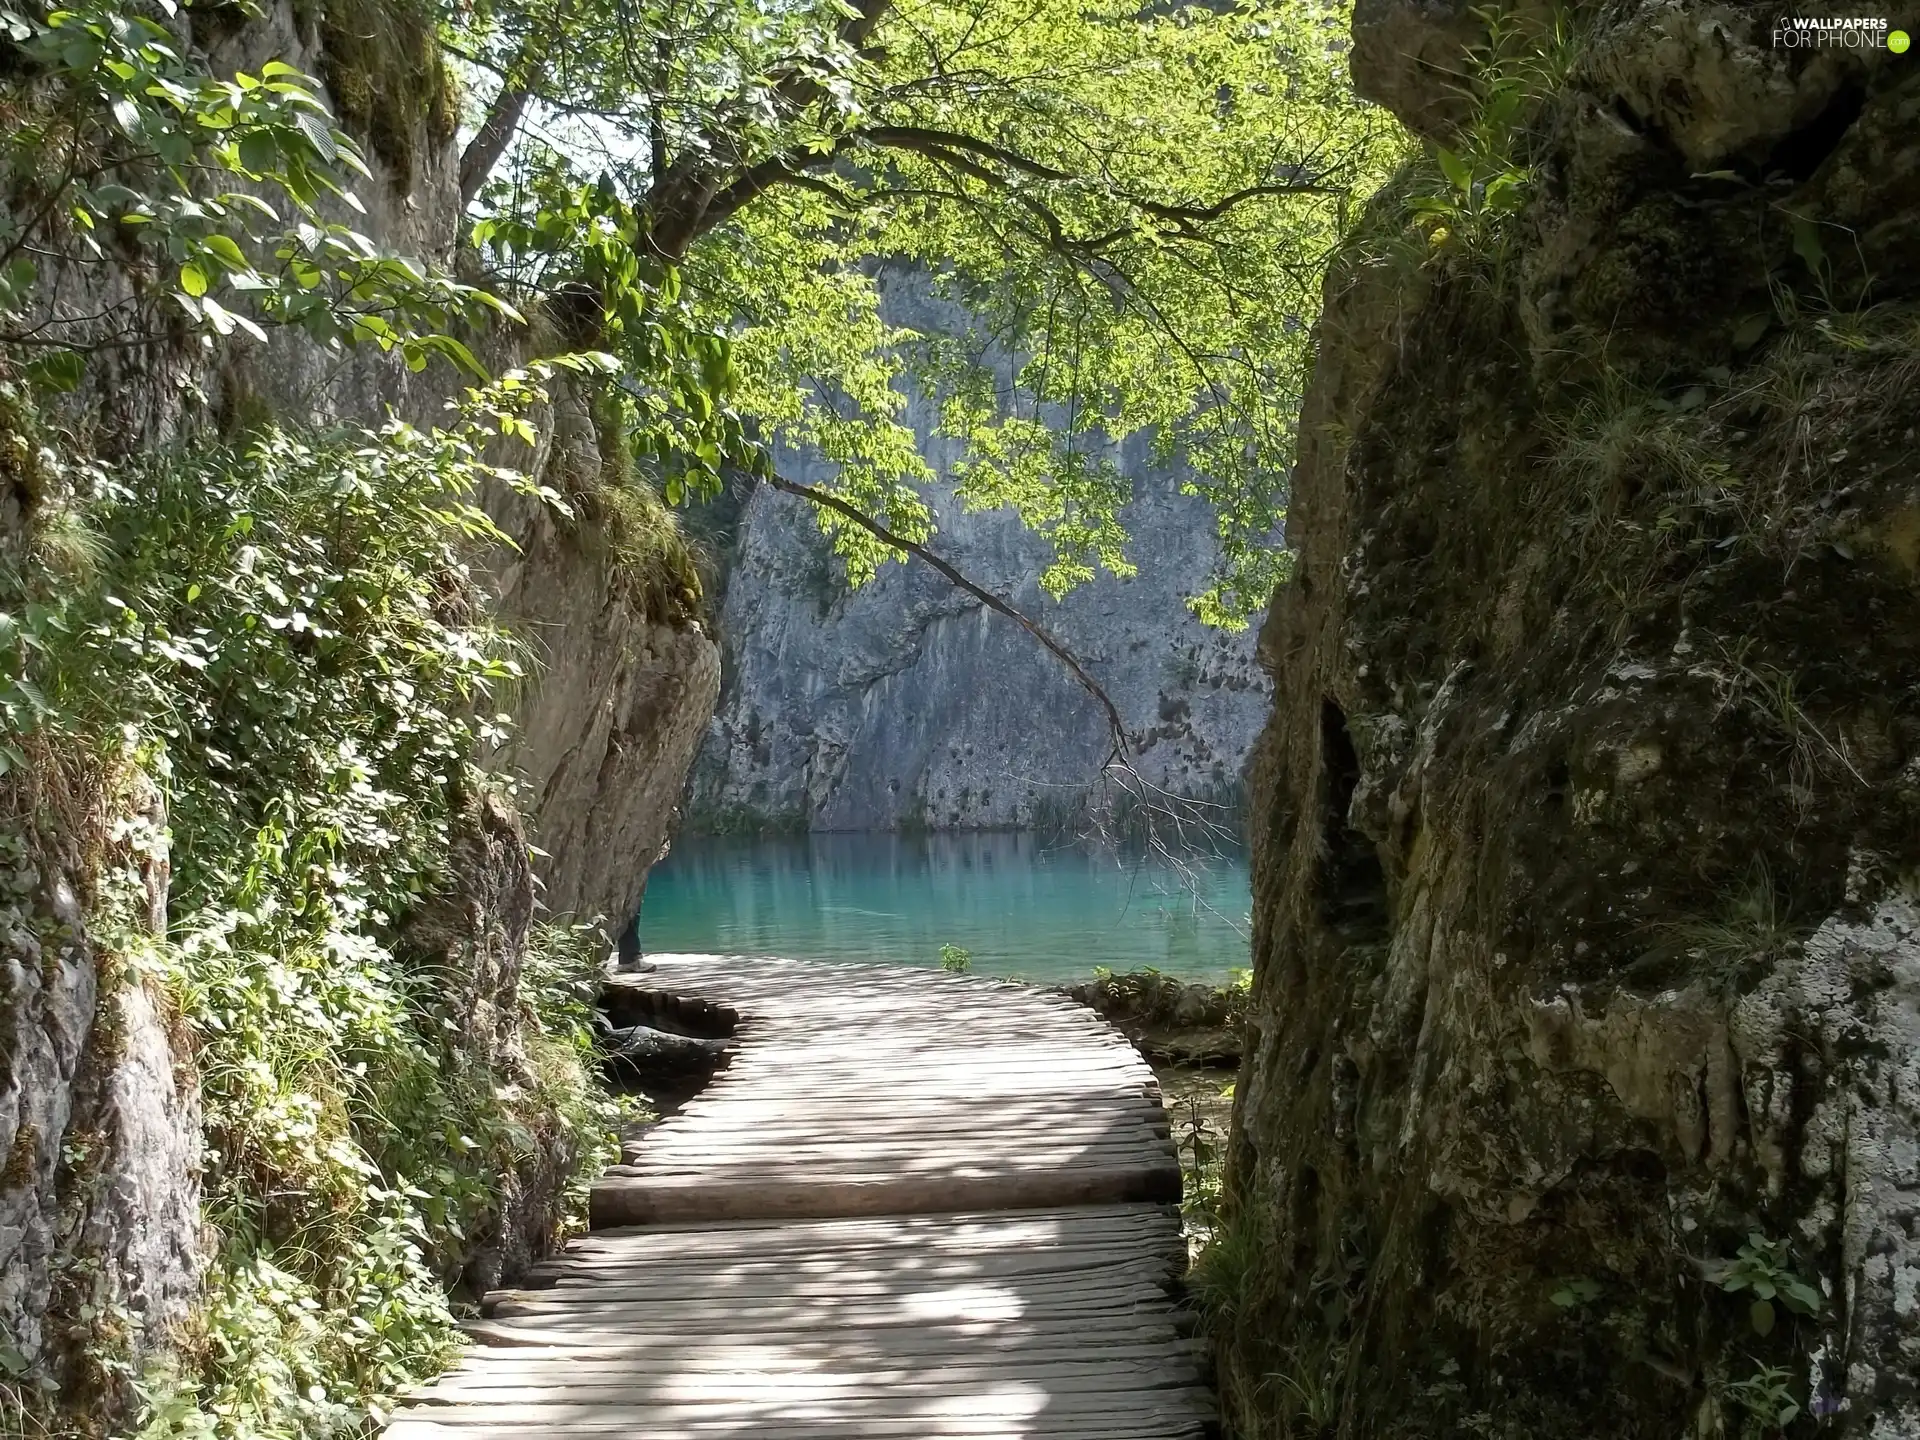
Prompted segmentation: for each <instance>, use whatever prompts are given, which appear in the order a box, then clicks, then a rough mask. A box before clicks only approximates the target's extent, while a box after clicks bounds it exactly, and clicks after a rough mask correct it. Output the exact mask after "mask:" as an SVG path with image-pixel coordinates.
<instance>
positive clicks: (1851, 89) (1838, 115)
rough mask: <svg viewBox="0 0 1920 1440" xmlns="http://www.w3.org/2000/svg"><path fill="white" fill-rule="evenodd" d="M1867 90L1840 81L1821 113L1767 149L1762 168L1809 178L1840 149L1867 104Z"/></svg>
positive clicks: (1768, 171) (1788, 175)
mask: <svg viewBox="0 0 1920 1440" xmlns="http://www.w3.org/2000/svg"><path fill="white" fill-rule="evenodd" d="M1866 103H1867V96H1866V92H1865V91H1864V90H1862V89H1861V88H1860V87H1859V86H1858V85H1842V86H1841V87H1840V88H1839V89H1838V90H1837V91H1835V92H1834V95H1833V98H1832V99H1831V100H1829V101H1828V102H1827V103H1826V106H1825V108H1823V109H1822V110H1821V111H1820V113H1819V114H1818V115H1816V116H1814V117H1813V119H1811V120H1809V121H1808V122H1807V123H1806V124H1805V125H1802V126H1801V127H1800V128H1799V129H1798V130H1794V131H1791V132H1789V133H1788V134H1787V135H1786V136H1784V137H1783V138H1782V139H1781V140H1780V141H1778V142H1777V143H1776V144H1775V145H1774V147H1773V148H1772V149H1771V150H1770V151H1768V152H1767V158H1766V161H1765V163H1764V164H1763V165H1762V166H1761V169H1762V170H1763V171H1764V172H1767V173H1775V174H1781V175H1785V176H1787V177H1788V178H1790V179H1792V180H1796V181H1800V180H1808V179H1811V178H1812V176H1813V172H1814V171H1816V170H1818V169H1819V168H1820V166H1821V163H1822V162H1823V161H1825V160H1826V158H1827V157H1828V156H1829V155H1831V154H1832V153H1833V152H1834V151H1835V150H1837V149H1839V147H1840V142H1841V141H1842V140H1844V139H1846V138H1847V132H1848V131H1849V130H1851V129H1852V128H1853V122H1854V121H1856V120H1858V119H1859V118H1860V112H1861V111H1862V110H1863V109H1864V108H1866Z"/></svg>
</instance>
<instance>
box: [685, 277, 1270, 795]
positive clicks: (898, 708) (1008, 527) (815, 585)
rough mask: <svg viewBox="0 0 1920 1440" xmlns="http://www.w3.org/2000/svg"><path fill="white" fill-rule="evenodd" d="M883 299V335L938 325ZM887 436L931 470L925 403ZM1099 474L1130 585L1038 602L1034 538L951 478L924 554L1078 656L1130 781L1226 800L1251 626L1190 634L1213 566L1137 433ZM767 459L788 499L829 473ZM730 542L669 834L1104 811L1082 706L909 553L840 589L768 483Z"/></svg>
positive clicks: (948, 319)
mask: <svg viewBox="0 0 1920 1440" xmlns="http://www.w3.org/2000/svg"><path fill="white" fill-rule="evenodd" d="M882 296H883V300H882V305H883V311H882V313H883V315H884V317H885V318H886V320H887V322H888V323H889V324H891V325H895V326H900V327H905V328H909V329H915V330H922V331H936V330H938V329H940V328H941V327H945V326H951V325H953V324H955V323H957V321H956V317H955V316H953V315H952V314H949V313H946V312H945V311H944V310H943V309H942V308H941V306H939V305H938V304H937V303H935V302H933V301H932V300H930V299H929V297H927V296H926V294H925V293H924V284H923V283H916V281H915V280H914V279H913V277H910V276H900V277H888V283H886V284H885V285H884V288H883V291H882ZM901 421H902V423H903V424H906V425H908V426H910V427H911V428H912V429H913V430H914V432H915V433H916V435H917V436H918V437H919V441H920V449H921V453H922V454H923V455H925V456H926V457H927V459H928V461H929V463H930V464H931V465H932V466H933V467H934V469H935V471H936V474H938V475H939V476H941V477H943V478H944V477H951V475H952V473H953V466H954V465H955V463H956V462H957V460H958V459H959V452H958V446H957V444H956V442H954V441H952V440H949V439H946V438H944V437H942V436H940V435H939V434H937V421H938V409H937V405H936V403H935V402H934V401H933V400H932V399H931V398H930V397H928V396H926V395H924V394H921V393H917V392H915V393H910V395H909V397H908V402H907V405H906V408H905V410H904V412H903V414H902V416H901ZM1116 460H1117V463H1118V465H1119V466H1120V469H1121V471H1122V473H1124V474H1126V475H1129V476H1131V477H1132V478H1133V480H1134V485H1135V489H1134V499H1133V502H1132V504H1131V505H1130V506H1129V507H1128V510H1127V512H1126V515H1125V517H1124V523H1125V524H1126V526H1127V528H1128V531H1129V533H1130V534H1132V535H1134V536H1137V537H1139V539H1138V540H1137V542H1136V543H1135V544H1134V545H1133V547H1132V549H1131V558H1132V559H1133V560H1134V562H1135V563H1136V565H1137V566H1138V573H1137V574H1136V575H1134V576H1132V577H1130V578H1128V579H1124V580H1122V579H1116V578H1114V577H1112V576H1109V575H1102V576H1101V577H1100V578H1098V579H1096V580H1094V581H1092V582H1091V583H1089V584H1086V585H1083V586H1081V587H1080V588H1079V589H1077V590H1074V591H1072V592H1070V593H1069V594H1068V595H1067V596H1066V598H1065V599H1064V600H1062V601H1059V602H1058V603H1056V602H1054V601H1053V600H1052V599H1050V598H1049V597H1048V596H1046V595H1045V594H1044V593H1043V592H1042V591H1041V589H1040V587H1039V585H1038V584H1037V582H1036V580H1035V578H1034V577H1036V576H1037V575H1038V574H1039V573H1040V572H1041V571H1042V570H1043V569H1044V568H1045V566H1046V564H1047V561H1048V559H1049V558H1050V556H1049V552H1048V550H1047V547H1046V545H1045V543H1044V542H1043V541H1042V540H1041V539H1039V538H1038V537H1036V536H1035V535H1033V534H1032V533H1031V532H1029V531H1027V530H1025V529H1024V528H1023V527H1022V526H1021V524H1020V522H1019V520H1018V519H1017V518H1016V517H1015V516H1013V515H1012V514H1011V513H1008V512H1002V511H988V512H975V513H969V512H967V511H966V510H964V509H963V508H962V507H961V505H960V504H959V503H958V502H957V501H956V500H955V498H954V496H953V491H952V487H951V484H950V483H947V484H940V485H936V486H935V487H933V490H932V494H931V496H930V499H931V503H932V505H933V508H934V512H935V525H936V533H935V535H934V538H933V540H932V541H931V546H932V548H933V549H934V550H935V552H936V553H937V554H939V555H940V556H941V557H942V558H943V559H945V560H947V561H949V562H950V563H952V564H953V565H955V566H956V567H958V568H959V569H960V570H961V571H962V572H963V573H964V574H966V575H967V576H969V577H970V578H971V579H973V580H975V581H976V582H978V583H979V584H980V585H981V586H982V587H984V588H985V589H987V590H989V591H991V592H993V593H995V594H997V595H1000V596H1002V597H1003V598H1005V599H1007V600H1009V601H1010V602H1011V603H1012V604H1013V605H1014V606H1015V607H1016V608H1018V609H1019V610H1021V611H1022V613H1024V614H1026V615H1028V616H1030V617H1032V618H1033V619H1034V620H1035V621H1037V622H1038V623H1039V624H1041V625H1043V626H1044V627H1046V628H1047V629H1048V630H1049V631H1050V632H1051V633H1053V634H1054V635H1055V636H1056V637H1057V638H1058V639H1059V640H1060V641H1061V642H1062V643H1063V644H1065V645H1066V647H1067V648H1068V649H1069V650H1070V651H1072V652H1073V654H1074V655H1076V656H1077V657H1078V658H1079V659H1080V661H1081V662H1082V663H1083V664H1084V665H1085V666H1086V667H1087V669H1088V670H1089V671H1090V672H1091V673H1092V674H1093V675H1094V677H1095V678H1096V679H1097V680H1098V681H1099V682H1100V684H1101V685H1102V686H1103V687H1104V688H1105V689H1106V691H1107V693H1108V694H1109V695H1110V696H1111V697H1112V699H1113V701H1114V703H1115V704H1116V706H1117V707H1118V708H1119V710H1120V713H1121V715H1122V716H1123V717H1124V718H1125V720H1126V724H1127V730H1128V736H1129V741H1130V743H1131V745H1132V747H1133V749H1134V751H1135V761H1136V764H1137V766H1138V769H1139V772H1140V774H1141V776H1142V777H1144V779H1145V780H1146V781H1147V782H1148V783H1149V784H1150V785H1152V786H1154V787H1157V788H1158V789H1160V790H1161V791H1163V792H1165V793H1166V794H1167V795H1170V796H1173V797H1177V798H1180V799H1191V800H1198V801H1203V802H1225V803H1230V804H1231V803H1237V800H1238V784H1239V770H1240V764H1241V760H1242V757H1244V755H1245V754H1246V752H1247V750H1248V748H1249V746H1250V745H1251V742H1252V739H1253V736H1254V734H1255V733H1256V731H1257V730H1258V728H1259V725H1260V722H1261V719H1262V718H1263V716H1264V713H1265V709H1266V696H1265V683H1264V680H1263V678H1262V676H1261V675H1260V672H1259V670H1258V668H1257V666H1256V665H1255V663H1254V656H1253V635H1252V633H1251V631H1248V632H1243V633H1241V634H1237V635H1236V634H1230V633H1227V632H1223V631H1218V630H1210V629H1208V628H1207V627H1206V626H1203V625H1202V624H1200V622H1199V621H1198V620H1196V619H1195V618H1194V617H1193V615H1192V614H1191V613H1190V612H1189V611H1188V609H1187V607H1186V604H1185V600H1186V597H1187V596H1188V595H1189V594H1191V593H1193V592H1194V591H1195V590H1197V589H1199V588H1201V587H1202V585H1203V584H1204V580H1205V576H1206V575H1207V573H1208V571H1209V569H1210V567H1211V566H1212V564H1213V562H1214V559H1215V549H1214V540H1213V520H1212V516H1211V514H1210V512H1209V510H1208V508H1207V506H1206V504H1205V502H1204V501H1202V500H1200V499H1199V498H1197V497H1194V496H1188V495H1182V494H1181V493H1180V488H1179V486H1180V477H1179V475H1178V474H1177V473H1176V472H1174V471H1171V470H1169V469H1166V468H1164V467H1157V466H1156V465H1155V464H1154V463H1153V461H1152V459H1151V457H1150V456H1149V455H1148V453H1147V445H1146V443H1145V440H1144V437H1140V438H1136V439H1135V440H1132V441H1130V442H1128V443H1127V444H1125V445H1124V446H1122V447H1121V448H1120V452H1119V454H1118V456H1117V457H1116ZM779 466H780V472H781V474H783V475H785V476H787V477H788V478H790V479H793V480H797V481H801V482H803V483H807V484H819V483H823V482H825V481H828V480H830V479H831V478H832V475H833V467H832V465H831V464H830V463H829V462H828V461H826V460H824V459H823V458H821V457H820V456H818V455H816V454H800V455H795V454H784V455H781V456H780V457H779ZM732 546H733V553H732V555H731V559H730V565H729V571H728V574H729V579H728V583H727V589H726V601H725V607H724V609H723V611H722V614H721V617H720V632H721V636H722V643H723V644H724V646H725V647H726V667H725V668H726V680H725V686H724V691H723V693H722V696H721V700H720V705H719V711H718V713H717V714H716V716H715V717H714V719H713V722H712V724H711V725H710V726H709V727H708V730H707V733H706V736H705V739H704V741H703V742H702V745H701V749H700V755H699V759H698V761H697V762H696V764H695V767H694V771H693V778H692V781H691V783H690V785H689V790H688V806H687V819H688V824H689V826H690V827H692V828H696V829H710V830H711V829H720V830H726V829H760V828H785V829H815V830H893V829H901V828H908V829H913V828H929V829H968V828H986V827H999V826H1028V825H1035V824H1053V823H1060V824H1065V825H1069V826H1071V825H1074V824H1077V823H1080V822H1081V821H1082V820H1083V819H1084V818H1085V812H1086V810H1087V808H1088V806H1089V804H1090V803H1091V804H1094V805H1102V804H1110V803H1111V799H1112V797H1110V796H1108V797H1102V796H1101V795H1100V794H1099V793H1098V790H1099V782H1100V772H1101V766H1102V763H1103V762H1104V761H1105V760H1106V758H1107V756H1108V754H1109V752H1110V750H1111V747H1112V742H1111V739H1110V737H1109V734H1108V728H1107V722H1106V719H1105V717H1104V714H1103V712H1102V711H1101V709H1100V706H1099V704H1098V702H1096V701H1095V700H1094V699H1093V698H1092V697H1091V696H1090V695H1088V694H1087V692H1086V691H1085V690H1083V689H1081V688H1080V686H1079V685H1078V684H1077V683H1076V682H1075V681H1074V679H1073V677H1072V676H1071V675H1070V674H1069V673H1068V672H1067V671H1066V670H1065V669H1064V668H1063V667H1062V666H1061V665H1060V664H1059V662H1058V661H1056V660H1055V659H1054V658H1053V657H1052V656H1050V655H1048V654H1047V653H1046V652H1045V651H1044V650H1042V649H1041V648H1040V646H1039V645H1038V644H1036V643H1035V642H1034V640H1033V639H1032V637H1030V636H1029V635H1027V634H1025V633H1024V632H1023V631H1022V630H1021V629H1020V628H1019V627H1018V626H1016V625H1014V624H1013V623H1012V622H1010V621H1008V620H1007V619H1005V618H1004V617H1003V616H998V615H995V614H993V613H992V612H991V611H989V610H988V609H986V607H985V606H983V605H982V604H981V603H980V602H979V601H978V600H977V599H975V598H974V597H973V596H971V595H968V594H967V593H965V592H964V591H961V590H958V589H956V588H955V587H954V586H953V585H951V584H949V583H948V582H947V581H946V580H945V579H943V578H942V577H941V576H940V575H938V574H937V573H935V572H934V571H932V570H931V569H929V568H928V567H927V566H925V565H923V564H921V563H919V562H918V561H914V560H908V561H907V562H906V563H905V564H903V565H888V566H885V567H884V568H883V569H882V570H881V572H880V574H879V575H878V576H877V577H876V578H875V579H874V580H872V581H871V582H869V583H868V584H866V585H864V586H862V587H861V588H860V589H858V590H849V589H848V587H847V585H846V583H845V578H844V572H843V571H842V570H841V569H840V567H839V564H838V562H837V561H836V560H835V559H834V558H833V556H832V554H831V550H830V545H829V541H828V538H827V537H826V536H825V535H824V534H822V532H821V530H820V528H819V525H818V522H817V521H816V519H815V517H814V514H813V511H812V507H811V506H809V505H808V504H807V503H806V502H805V501H803V500H801V499H799V498H797V497H795V496H792V495H788V494H783V493H781V492H779V491H775V490H772V489H770V488H765V487H762V488H761V489H759V490H758V491H757V492H756V493H754V494H753V495H752V497H751V498H750V499H749V501H748V502H747V506H746V509H745V513H744V515H743V516H742V517H741V519H740V521H739V523H738V527H737V538H736V539H734V541H733V542H732ZM1226 823H1228V824H1229V825H1230V824H1231V821H1228V822H1226Z"/></svg>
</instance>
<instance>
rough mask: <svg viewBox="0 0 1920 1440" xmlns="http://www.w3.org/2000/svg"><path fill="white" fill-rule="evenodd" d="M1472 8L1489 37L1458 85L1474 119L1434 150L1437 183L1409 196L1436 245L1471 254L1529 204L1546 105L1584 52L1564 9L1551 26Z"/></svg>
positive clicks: (1470, 55) (1472, 53)
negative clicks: (1448, 142) (1535, 140)
mask: <svg viewBox="0 0 1920 1440" xmlns="http://www.w3.org/2000/svg"><path fill="white" fill-rule="evenodd" d="M1473 13H1474V15H1476V16H1477V17H1479V19H1480V20H1481V22H1482V23H1483V24H1484V25H1485V26H1486V39H1485V40H1484V41H1483V42H1482V43H1481V44H1479V45H1476V46H1473V47H1471V48H1470V49H1469V50H1468V53H1467V68H1466V79H1465V81H1464V83H1462V84H1460V85H1458V86H1456V87H1455V88H1456V89H1458V90H1459V92H1460V94H1461V97H1462V100H1463V101H1464V103H1465V105H1466V107H1467V113H1468V118H1467V122H1466V124H1465V125H1464V126H1462V127H1461V129H1460V131H1459V133H1458V135H1457V137H1456V138H1455V141H1454V144H1453V145H1451V146H1448V145H1435V146H1434V147H1433V151H1432V165H1433V171H1434V173H1433V175H1432V177H1431V183H1430V184H1429V185H1428V186H1427V187H1425V188H1424V189H1422V190H1421V191H1419V192H1417V193H1415V194H1414V195H1413V196H1412V197H1411V198H1410V201H1409V208H1410V210H1411V211H1412V213H1413V216H1414V218H1415V221H1416V223H1417V224H1418V225H1419V226H1420V227H1421V228H1423V229H1424V230H1425V231H1426V233H1427V237H1428V240H1429V242H1430V243H1431V244H1433V245H1436V246H1446V247H1449V248H1451V249H1455V250H1462V251H1466V252H1469V253H1477V252H1481V251H1484V250H1485V249H1486V248H1487V247H1488V246H1489V245H1490V244H1492V242H1494V241H1495V239H1496V238H1497V237H1498V234H1499V232H1500V229H1501V227H1502V226H1503V225H1504V224H1505V223H1506V222H1507V220H1508V219H1509V217H1511V216H1513V215H1515V214H1517V213H1518V212H1519V211H1520V210H1521V208H1522V207H1523V206H1524V205H1525V204H1526V202H1527V200H1528V198H1529V195H1530V192H1531V189H1532V185H1533V162H1532V157H1531V154H1530V150H1531V146H1532V142H1533V135H1534V127H1535V125H1536V123H1537V122H1538V119H1539V114H1540V110H1541V104H1542V102H1543V101H1544V100H1546V99H1547V98H1548V97H1550V96H1552V95H1553V94H1554V93H1555V92H1557V91H1558V90H1559V89H1560V87H1561V86H1562V85H1563V84H1564V83H1565V81H1566V77H1567V75H1568V73H1569V71H1570V69H1571V67H1572V64H1573V60H1574V57H1575V54H1576V51H1577V45H1576V39H1575V34H1574V31H1573V29H1572V26H1571V22H1570V21H1569V19H1568V18H1567V16H1566V14H1565V13H1564V12H1559V11H1556V12H1555V13H1554V14H1553V15H1552V16H1551V18H1550V19H1548V20H1547V21H1545V22H1544V24H1541V23H1529V22H1527V21H1523V20H1522V19H1521V17H1520V16H1519V15H1518V14H1516V13H1514V12H1512V11H1509V10H1503V9H1501V8H1499V7H1497V6H1483V7H1479V8H1476V9H1475V10H1474V11H1473Z"/></svg>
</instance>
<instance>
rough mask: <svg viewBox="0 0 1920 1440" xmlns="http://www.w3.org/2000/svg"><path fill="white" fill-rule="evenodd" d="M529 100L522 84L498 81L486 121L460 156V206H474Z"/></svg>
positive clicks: (518, 124) (518, 123) (505, 149)
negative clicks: (497, 88) (495, 94)
mask: <svg viewBox="0 0 1920 1440" xmlns="http://www.w3.org/2000/svg"><path fill="white" fill-rule="evenodd" d="M529 98H530V92H529V91H528V90H527V88H526V87H525V86H524V85H517V84H515V83H513V82H512V81H502V82H501V85H500V93H499V94H498V95H497V96H495V97H494V101H493V106H492V108H491V109H489V110H488V111H487V118H486V119H485V120H483V121H481V122H480V129H479V131H478V132H477V133H476V134H475V135H474V137H473V139H472V140H470V141H468V142H467V148H466V149H465V150H464V151H462V152H461V155H460V203H461V205H462V206H467V205H471V204H472V203H473V199H474V197H475V196H476V195H478V194H479V193H480V187H481V186H483V185H485V184H486V183H487V177H488V176H489V175H491V174H492V173H493V167H494V166H496V165H498V164H499V163H500V157H501V156H502V155H504V154H506V153H507V146H508V144H509V143H511V141H512V140H513V132H514V131H515V130H517V129H519V128H520V117H521V116H522V115H524V114H526V111H527V101H528V99H529Z"/></svg>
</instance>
